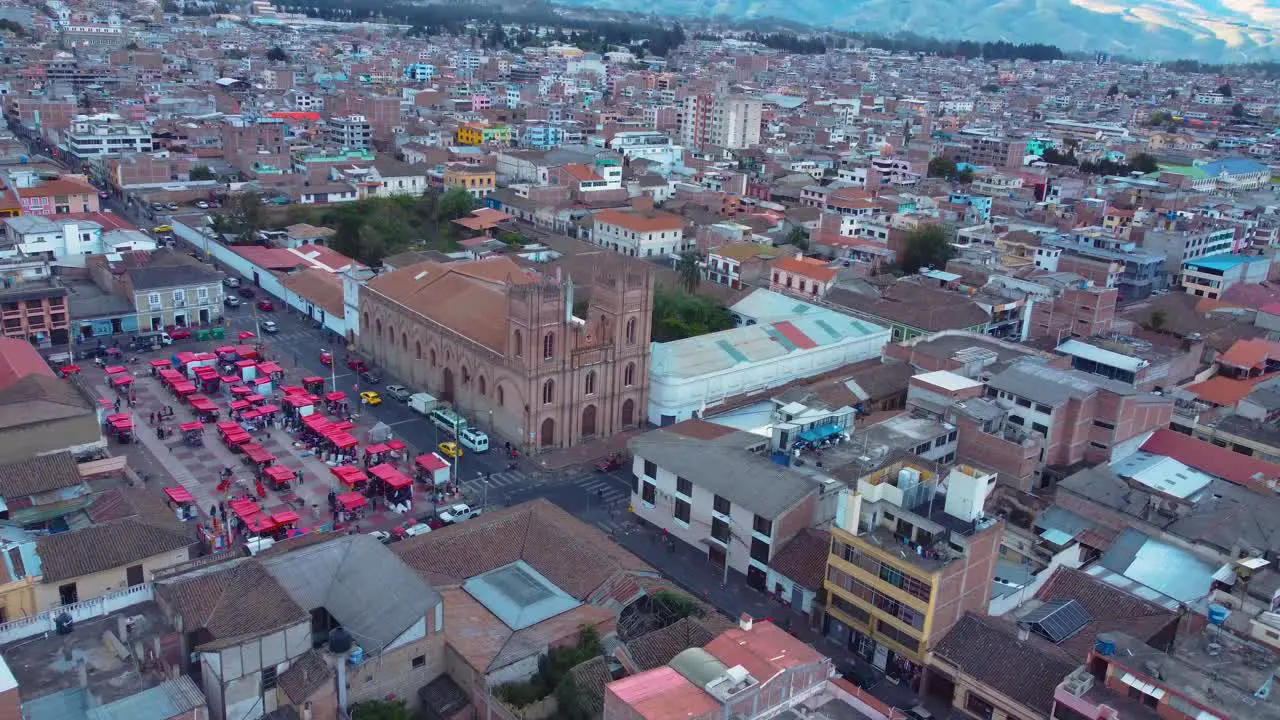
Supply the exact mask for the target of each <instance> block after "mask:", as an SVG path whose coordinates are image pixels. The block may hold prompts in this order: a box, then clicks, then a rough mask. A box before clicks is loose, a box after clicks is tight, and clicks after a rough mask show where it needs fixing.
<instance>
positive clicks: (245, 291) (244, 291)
mask: <svg viewBox="0 0 1280 720" xmlns="http://www.w3.org/2000/svg"><path fill="white" fill-rule="evenodd" d="M236 294H237V295H239V296H240V297H242V298H248V299H249V300H252V299H253V296H254V295H256V294H257V293H255V292H254V291H253V288H251V287H249V286H248V285H242V286H240V287H239V288H237V289H236Z"/></svg>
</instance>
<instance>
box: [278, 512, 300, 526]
mask: <svg viewBox="0 0 1280 720" xmlns="http://www.w3.org/2000/svg"><path fill="white" fill-rule="evenodd" d="M300 519H301V518H299V517H298V513H296V512H294V511H292V510H284V511H281V512H278V513H275V514H273V515H272V516H271V522H273V523H275V524H276V525H288V524H290V523H296V522H298V520H300Z"/></svg>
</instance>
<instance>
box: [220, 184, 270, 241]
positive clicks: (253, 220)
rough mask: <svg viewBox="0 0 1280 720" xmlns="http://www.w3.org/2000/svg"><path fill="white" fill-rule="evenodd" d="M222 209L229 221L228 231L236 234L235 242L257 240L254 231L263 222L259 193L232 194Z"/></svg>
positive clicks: (260, 226)
mask: <svg viewBox="0 0 1280 720" xmlns="http://www.w3.org/2000/svg"><path fill="white" fill-rule="evenodd" d="M224 210H225V213H224V214H225V215H226V217H227V220H228V222H229V223H230V230H229V232H231V233H234V234H235V235H236V242H238V243H242V244H248V243H253V242H256V241H257V235H256V233H257V232H258V230H260V229H261V228H262V222H263V207H262V196H261V195H259V194H258V193H256V192H243V193H238V194H236V195H232V196H231V197H230V198H228V199H227V204H226V206H225V208H224Z"/></svg>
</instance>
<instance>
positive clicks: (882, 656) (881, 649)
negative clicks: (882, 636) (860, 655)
mask: <svg viewBox="0 0 1280 720" xmlns="http://www.w3.org/2000/svg"><path fill="white" fill-rule="evenodd" d="M871 664H872V665H875V666H876V669H877V670H884V669H885V667H886V666H887V665H888V664H889V648H887V647H885V646H884V645H881V644H880V643H876V652H875V655H872V656H871Z"/></svg>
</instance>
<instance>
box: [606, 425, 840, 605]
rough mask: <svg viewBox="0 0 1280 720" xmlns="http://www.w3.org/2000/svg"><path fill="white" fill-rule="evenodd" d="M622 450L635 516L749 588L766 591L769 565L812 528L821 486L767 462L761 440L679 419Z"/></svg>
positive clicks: (766, 441)
mask: <svg viewBox="0 0 1280 720" xmlns="http://www.w3.org/2000/svg"><path fill="white" fill-rule="evenodd" d="M627 446H628V449H629V450H630V451H631V454H632V472H633V474H634V484H633V487H632V493H631V506H632V508H633V510H634V512H635V515H636V517H638V518H640V519H642V520H644V521H645V522H647V523H650V524H652V525H654V526H656V527H660V528H663V530H665V531H666V533H667V534H668V535H669V536H670V537H671V538H673V539H675V540H678V541H680V542H684V543H688V544H689V545H690V546H691V547H694V548H698V549H699V550H702V549H705V551H706V553H707V559H708V561H710V563H711V564H712V565H713V566H715V567H717V568H722V569H724V568H726V567H727V568H728V569H731V570H733V571H734V572H739V573H743V574H745V575H746V578H747V583H748V584H749V585H751V586H752V587H754V588H757V589H759V590H767V578H768V573H769V563H770V561H771V560H772V559H773V558H774V557H775V555H776V554H777V553H778V551H779V550H780V549H781V548H782V547H783V546H784V545H786V543H787V541H788V540H790V539H791V538H793V537H795V535H796V534H797V533H799V532H800V531H801V530H804V529H805V528H808V527H809V526H810V525H812V524H813V522H814V515H815V511H816V509H817V504H818V494H819V488H820V486H821V485H822V480H821V479H820V478H817V477H811V476H808V475H805V474H802V473H799V472H796V471H795V470H791V469H788V468H785V467H782V466H781V465H778V464H775V463H774V462H772V461H771V460H770V459H769V456H768V450H769V439H768V438H763V437H760V436H759V435H756V434H754V433H749V432H745V431H741V430H735V429H733V428H730V427H725V426H722V425H714V424H712V423H709V422H706V421H703V420H686V421H684V422H681V423H676V424H675V425H669V426H667V427H664V428H660V429H657V430H651V431H649V432H647V433H645V434H643V435H640V436H638V437H636V438H633V439H632V440H631V441H630V442H629V443H628V444H627ZM725 572H728V570H727V569H726V570H725Z"/></svg>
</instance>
